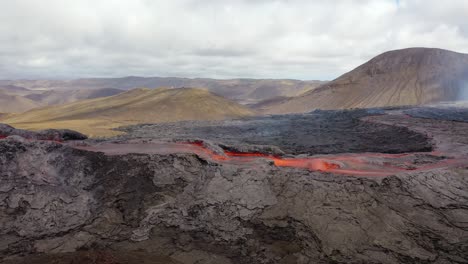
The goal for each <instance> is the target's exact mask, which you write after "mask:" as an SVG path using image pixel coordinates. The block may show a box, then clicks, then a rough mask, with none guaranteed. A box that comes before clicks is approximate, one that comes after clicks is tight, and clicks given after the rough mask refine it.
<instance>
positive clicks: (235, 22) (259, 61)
mask: <svg viewBox="0 0 468 264" xmlns="http://www.w3.org/2000/svg"><path fill="white" fill-rule="evenodd" d="M466 14H468V1H465V0H448V1H436V0H425V1H423V0H400V4H399V5H397V2H396V1H394V0H374V1H372V0H355V1H352V0H336V1H312V0H276V1H274V0H271V1H267V0H237V1H236V0H232V1H227V0H171V1H165V0H128V1H124V0H94V1H91V0H80V1H74V0H42V1H32V0H15V1H10V0H0V69H1V71H0V78H77V77H90V76H96V77H98V76H125V75H144V76H186V77H215V78H231V77H234V78H235V77H257V78H300V79H330V78H334V77H337V76H338V75H340V74H342V73H344V72H345V71H348V70H350V69H352V68H353V67H355V66H357V65H359V64H361V63H363V62H365V61H366V60H368V59H370V58H371V57H373V56H375V55H377V54H379V53H381V52H384V51H386V50H391V49H397V48H405V47H412V46H426V47H438V48H445V49H451V50H455V51H460V52H468V21H467V20H466Z"/></svg>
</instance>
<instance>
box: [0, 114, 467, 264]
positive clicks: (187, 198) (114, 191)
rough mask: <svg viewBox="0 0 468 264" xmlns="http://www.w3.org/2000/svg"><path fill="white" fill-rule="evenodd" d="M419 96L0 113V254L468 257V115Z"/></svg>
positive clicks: (16, 257)
mask: <svg viewBox="0 0 468 264" xmlns="http://www.w3.org/2000/svg"><path fill="white" fill-rule="evenodd" d="M429 112H431V114H430V115H428V114H427V111H426V110H424V109H423V108H418V109H411V108H405V109H398V108H392V109H372V110H352V111H316V112H313V113H310V114H300V115H284V116H271V117H255V118H249V119H243V120H230V121H216V122H179V123H169V124H153V125H139V126H132V127H126V128H122V130H124V131H126V132H127V133H128V134H127V135H125V136H121V137H117V138H112V139H106V140H79V141H67V139H70V136H68V137H65V136H64V135H63V134H62V133H64V132H63V131H53V133H54V135H55V137H54V139H53V140H49V138H45V140H44V138H42V137H39V136H38V135H43V134H44V133H38V134H35V133H32V132H30V133H31V134H27V133H26V132H25V131H16V130H13V129H11V128H8V127H6V128H5V127H3V129H4V131H3V134H2V136H3V137H4V139H1V140H0V151H1V152H0V153H2V155H1V156H0V181H1V184H0V208H1V210H0V224H1V225H0V226H1V229H0V235H1V236H2V241H0V256H1V257H2V261H1V262H3V263H38V264H42V263H64V264H65V263H77V262H76V261H78V263H79V262H80V261H81V262H90V263H103V264H104V263H184V264H185V263H186V264H195V263H198V264H200V263H213V264H214V263H216V264H223V263H226V264H228V263H285V264H286V263H467V262H468V253H467V252H468V207H467V204H468V159H467V157H468V123H466V122H460V121H463V120H464V119H461V118H458V117H457V121H456V122H454V121H453V118H451V117H450V116H451V114H452V112H451V111H450V110H447V109H440V110H438V109H433V108H431V109H430V111H429ZM422 115H424V116H422ZM434 115H436V116H437V118H436V119H435V118H433V116H434ZM457 115H462V114H460V111H457ZM422 117H424V118H422ZM444 117H446V118H444ZM1 128H2V127H0V130H1ZM6 130H8V131H7V132H6V133H5V131H6ZM0 132H2V131H0ZM25 133H26V134H25ZM0 134H1V133H0ZM70 134H73V133H72V132H70V131H67V135H70ZM15 135H20V136H23V137H19V136H15ZM25 135H27V136H25ZM73 135H75V134H73ZM80 137H81V136H80V135H78V136H74V137H73V138H76V139H78V138H80ZM74 261H75V262H74Z"/></svg>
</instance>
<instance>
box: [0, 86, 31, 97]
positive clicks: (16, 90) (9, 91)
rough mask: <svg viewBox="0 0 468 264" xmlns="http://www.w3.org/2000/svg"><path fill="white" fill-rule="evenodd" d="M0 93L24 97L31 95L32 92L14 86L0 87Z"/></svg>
mask: <svg viewBox="0 0 468 264" xmlns="http://www.w3.org/2000/svg"><path fill="white" fill-rule="evenodd" d="M0 92H3V93H7V94H13V95H26V94H30V93H32V92H33V91H32V90H30V89H27V88H24V87H20V86H16V85H0Z"/></svg>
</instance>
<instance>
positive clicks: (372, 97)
mask: <svg viewBox="0 0 468 264" xmlns="http://www.w3.org/2000/svg"><path fill="white" fill-rule="evenodd" d="M467 84H468V54H462V53H456V52H452V51H448V50H442V49H432V48H409V49H402V50H394V51H389V52H385V53H383V54H381V55H379V56H377V57H375V58H373V59H371V60H370V61H368V62H366V63H364V64H363V65H361V66H359V67H357V68H356V69H354V70H352V71H350V72H348V73H346V74H344V75H342V76H340V77H338V78H337V79H335V80H333V81H331V82H329V83H326V84H324V85H322V86H320V87H318V88H316V89H314V90H312V91H309V92H306V93H304V94H302V95H299V96H296V97H292V98H287V99H284V100H277V101H272V102H267V103H263V104H259V105H258V107H257V110H258V111H260V112H263V113H267V114H278V113H299V112H308V111H311V110H313V109H347V108H369V107H385V106H402V105H422V104H428V103H437V102H441V101H454V100H457V99H466V98H460V97H462V96H463V94H467V95H468V92H466V93H465V92H464V90H463V89H464V87H468V85H467Z"/></svg>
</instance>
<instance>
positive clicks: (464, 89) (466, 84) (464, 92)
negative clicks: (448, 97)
mask: <svg viewBox="0 0 468 264" xmlns="http://www.w3.org/2000/svg"><path fill="white" fill-rule="evenodd" d="M457 101H468V80H462V81H460V84H459V89H458V95H457Z"/></svg>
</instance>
